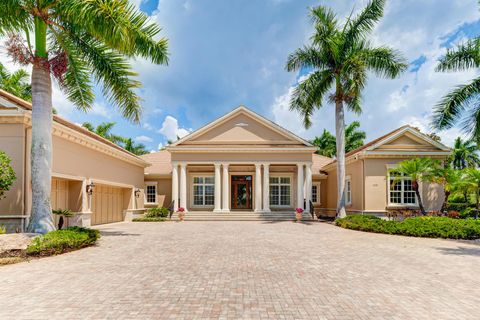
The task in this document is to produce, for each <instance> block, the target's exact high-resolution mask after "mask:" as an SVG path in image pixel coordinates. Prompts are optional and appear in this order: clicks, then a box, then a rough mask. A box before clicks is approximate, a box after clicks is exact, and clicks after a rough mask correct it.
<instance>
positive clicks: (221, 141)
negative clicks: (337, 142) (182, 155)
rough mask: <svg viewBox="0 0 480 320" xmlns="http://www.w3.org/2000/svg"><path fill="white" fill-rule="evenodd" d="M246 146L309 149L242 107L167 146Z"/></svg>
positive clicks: (303, 143)
mask: <svg viewBox="0 0 480 320" xmlns="http://www.w3.org/2000/svg"><path fill="white" fill-rule="evenodd" d="M248 144H255V145H262V144H265V145H296V146H308V147H310V146H311V144H310V143H309V142H307V141H305V140H303V139H302V138H300V137H298V136H296V135H294V134H293V133H291V132H290V131H288V130H286V129H284V128H282V127H280V126H279V125H277V124H275V123H273V122H272V121H270V120H267V119H265V118H264V117H262V116H260V115H258V114H256V113H254V112H253V111H251V110H249V109H247V108H246V107H244V106H240V107H238V108H236V109H234V110H233V111H231V112H229V113H227V114H226V115H224V116H223V117H220V118H219V119H217V120H215V121H213V122H211V123H209V124H207V125H206V126H204V127H202V128H200V129H198V130H197V131H194V132H192V133H191V134H189V135H188V136H186V137H184V138H182V139H180V140H179V141H177V142H176V143H174V144H172V145H171V146H173V147H174V146H179V145H182V146H186V145H248Z"/></svg>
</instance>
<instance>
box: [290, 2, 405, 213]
mask: <svg viewBox="0 0 480 320" xmlns="http://www.w3.org/2000/svg"><path fill="white" fill-rule="evenodd" d="M384 6H385V0H372V1H370V2H369V3H368V4H367V6H366V7H365V8H364V9H363V10H362V11H361V12H360V13H359V14H358V15H356V16H355V17H349V18H348V19H347V20H346V22H345V23H344V25H343V26H342V25H340V23H339V21H338V19H337V17H336V15H335V13H334V12H333V11H332V10H331V9H329V8H327V7H324V6H319V7H315V8H312V9H310V15H311V17H312V20H313V23H314V26H315V33H314V34H313V35H312V37H311V43H310V44H309V45H307V46H305V47H303V48H300V49H297V50H296V51H295V52H294V53H292V54H291V55H290V56H289V57H288V61H287V65H286V69H287V70H288V71H299V70H312V72H311V73H310V74H308V75H307V76H306V79H305V80H303V81H302V82H300V83H299V84H298V86H297V87H296V88H295V90H294V92H293V95H292V98H291V101H290V109H291V110H296V111H299V112H300V114H301V115H302V116H303V122H304V125H305V127H306V128H308V127H310V125H311V117H312V115H313V113H314V111H315V110H316V109H319V108H321V107H322V106H323V104H324V98H325V97H328V100H329V102H331V103H334V104H335V136H336V149H337V186H338V187H337V188H338V190H337V199H338V200H337V217H339V218H340V217H345V216H346V211H345V192H344V191H345V114H344V113H345V111H344V104H346V106H347V109H348V110H349V111H353V112H355V113H357V114H359V113H361V112H362V107H361V93H362V90H363V88H364V87H365V84H366V81H367V74H368V72H369V71H372V72H374V73H375V74H377V75H378V76H382V77H385V78H395V77H397V76H398V75H399V74H400V73H401V72H402V71H403V70H405V69H406V68H407V63H406V62H405V60H404V59H403V57H402V56H401V55H400V54H399V53H398V52H396V51H395V50H393V49H391V48H389V47H386V46H382V47H374V46H372V44H371V42H369V41H368V40H367V37H368V35H369V34H370V33H371V31H372V29H373V27H374V26H375V23H376V22H378V21H379V20H380V18H381V17H382V16H383V8H384ZM331 88H333V92H332V93H330V94H329V90H330V89H331Z"/></svg>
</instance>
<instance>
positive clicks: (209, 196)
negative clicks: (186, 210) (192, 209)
mask: <svg viewBox="0 0 480 320" xmlns="http://www.w3.org/2000/svg"><path fill="white" fill-rule="evenodd" d="M214 198H215V178H214V177H193V205H194V206H213V205H214V202H215V200H214Z"/></svg>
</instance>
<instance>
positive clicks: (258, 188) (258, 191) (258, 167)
mask: <svg viewBox="0 0 480 320" xmlns="http://www.w3.org/2000/svg"><path fill="white" fill-rule="evenodd" d="M260 211H262V164H260V163H255V212H260Z"/></svg>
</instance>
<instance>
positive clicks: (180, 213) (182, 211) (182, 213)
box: [177, 207, 185, 221]
mask: <svg viewBox="0 0 480 320" xmlns="http://www.w3.org/2000/svg"><path fill="white" fill-rule="evenodd" d="M177 212H178V218H179V219H180V221H183V219H184V218H185V208H182V207H180V208H178V210H177Z"/></svg>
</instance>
